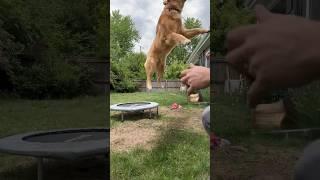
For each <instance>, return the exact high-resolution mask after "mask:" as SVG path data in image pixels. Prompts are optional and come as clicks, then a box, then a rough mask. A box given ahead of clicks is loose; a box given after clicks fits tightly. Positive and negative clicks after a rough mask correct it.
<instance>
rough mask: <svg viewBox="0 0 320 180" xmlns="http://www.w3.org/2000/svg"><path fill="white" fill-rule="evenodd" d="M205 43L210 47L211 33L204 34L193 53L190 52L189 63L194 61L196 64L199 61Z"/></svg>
mask: <svg viewBox="0 0 320 180" xmlns="http://www.w3.org/2000/svg"><path fill="white" fill-rule="evenodd" d="M205 45H208V46H209V47H210V33H208V34H206V35H204V36H203V37H202V38H201V39H200V41H199V43H198V45H197V46H196V47H195V49H194V50H193V51H192V53H191V54H190V56H189V58H188V60H187V63H188V64H190V63H193V64H195V63H196V62H198V61H199V58H198V57H199V55H200V54H201V53H202V52H203V50H204V49H205Z"/></svg>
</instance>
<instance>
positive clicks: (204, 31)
mask: <svg viewBox="0 0 320 180" xmlns="http://www.w3.org/2000/svg"><path fill="white" fill-rule="evenodd" d="M209 32H210V30H209V29H203V30H202V34H205V33H209Z"/></svg>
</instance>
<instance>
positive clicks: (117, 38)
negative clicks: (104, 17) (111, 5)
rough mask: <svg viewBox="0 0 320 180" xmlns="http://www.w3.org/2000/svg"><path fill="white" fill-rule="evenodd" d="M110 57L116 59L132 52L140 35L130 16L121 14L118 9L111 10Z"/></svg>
mask: <svg viewBox="0 0 320 180" xmlns="http://www.w3.org/2000/svg"><path fill="white" fill-rule="evenodd" d="M110 28H111V29H110V43H111V58H112V60H115V61H118V60H120V58H121V57H124V56H125V55H126V54H127V53H129V52H132V50H133V47H134V45H135V43H136V42H138V41H139V39H140V36H139V33H138V30H137V29H136V27H135V25H134V22H133V20H132V18H131V17H130V16H123V15H121V14H120V11H119V10H114V11H112V12H111V17H110Z"/></svg>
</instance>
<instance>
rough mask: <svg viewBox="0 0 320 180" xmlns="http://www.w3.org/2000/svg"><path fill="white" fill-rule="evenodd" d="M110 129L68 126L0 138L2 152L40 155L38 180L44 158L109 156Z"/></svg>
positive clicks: (67, 158)
mask: <svg viewBox="0 0 320 180" xmlns="http://www.w3.org/2000/svg"><path fill="white" fill-rule="evenodd" d="M109 138H110V135H109V129H104V128H95V129H64V130H53V131H41V132H31V133H25V134H17V135H13V136H9V137H5V138H2V139H0V152H2V153H9V154H15V155H22V156H32V157H36V158H38V179H39V180H41V179H42V174H43V173H42V171H43V159H44V158H53V159H64V160H75V159H79V158H87V157H94V156H98V155H107V154H108V149H109V143H108V142H109Z"/></svg>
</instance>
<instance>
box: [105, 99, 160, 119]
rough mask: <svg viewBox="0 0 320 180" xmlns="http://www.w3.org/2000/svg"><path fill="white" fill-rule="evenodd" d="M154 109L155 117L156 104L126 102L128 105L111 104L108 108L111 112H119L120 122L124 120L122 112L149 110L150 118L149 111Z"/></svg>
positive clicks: (157, 107)
mask: <svg viewBox="0 0 320 180" xmlns="http://www.w3.org/2000/svg"><path fill="white" fill-rule="evenodd" d="M154 108H156V109H157V115H158V114H159V104H158V103H156V102H146V101H143V102H128V103H119V104H113V105H111V106H110V109H111V110H112V111H120V112H121V120H122V121H123V120H124V112H139V111H143V112H144V111H145V110H149V117H150V118H151V110H152V109H154Z"/></svg>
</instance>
